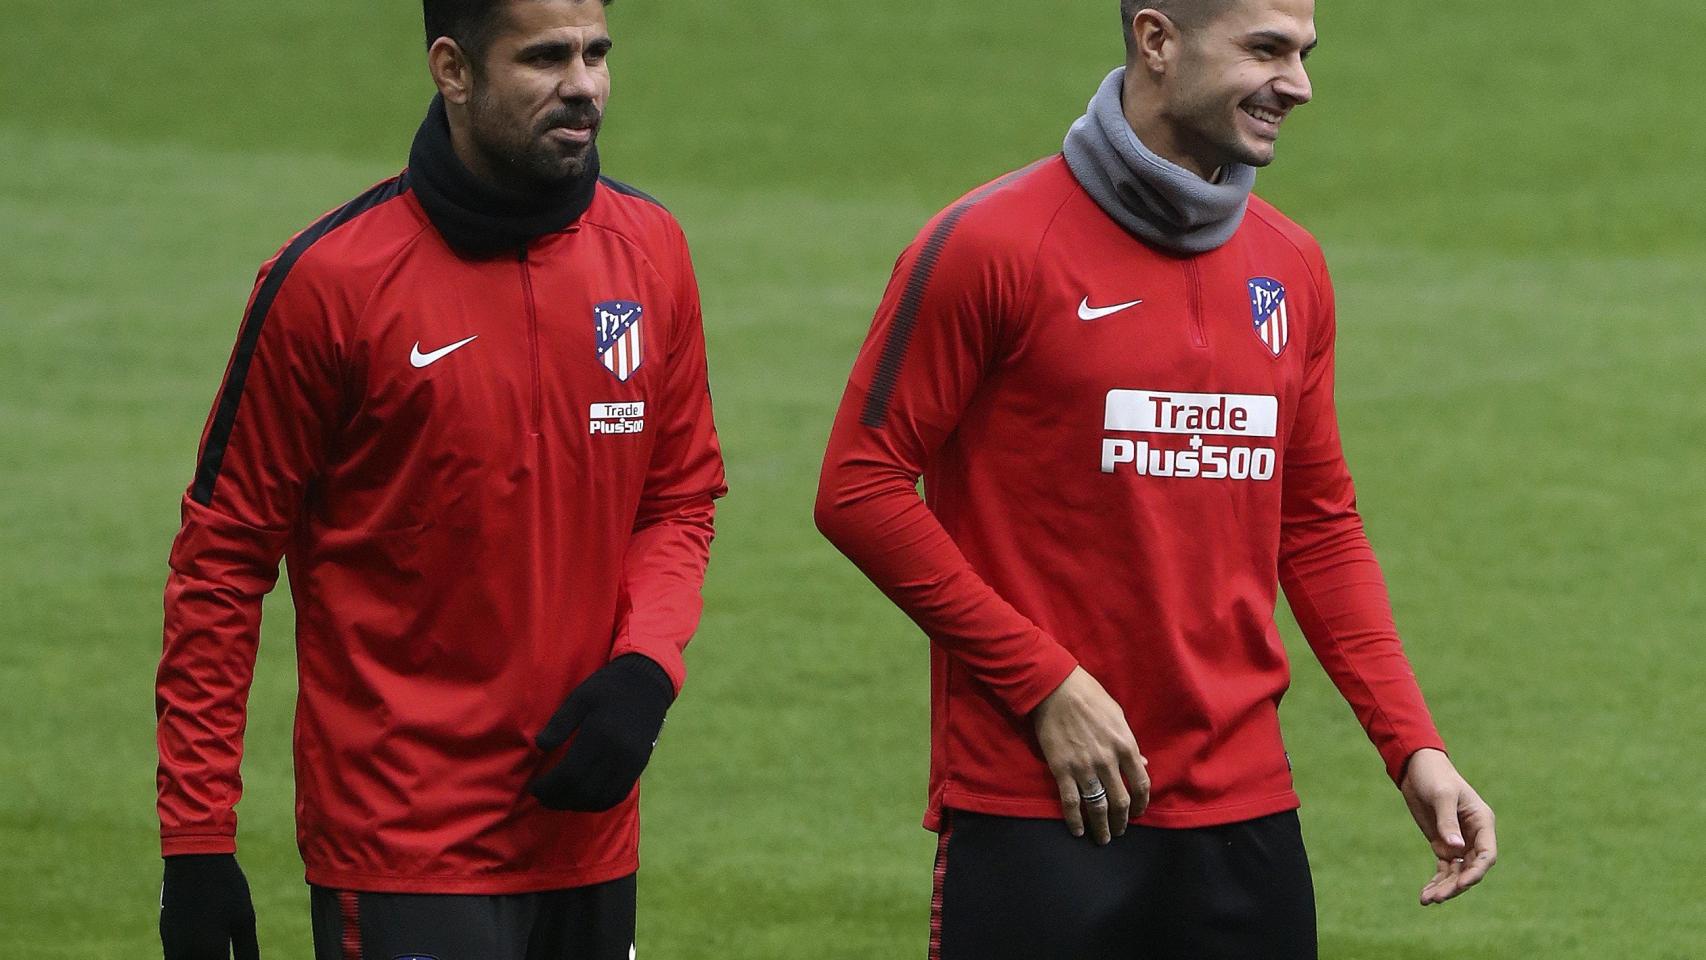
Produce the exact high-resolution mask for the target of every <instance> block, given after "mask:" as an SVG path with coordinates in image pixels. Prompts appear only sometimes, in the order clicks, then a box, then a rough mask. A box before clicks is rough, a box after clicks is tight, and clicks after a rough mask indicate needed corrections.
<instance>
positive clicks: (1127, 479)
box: [817, 156, 1441, 829]
mask: <svg viewBox="0 0 1706 960" xmlns="http://www.w3.org/2000/svg"><path fill="white" fill-rule="evenodd" d="M1333 332H1334V318H1333V291H1332V287H1331V285H1330V284H1329V282H1328V279H1327V270H1326V267H1325V265H1324V263H1323V260H1322V256H1321V251H1320V248H1319V247H1318V246H1317V245H1316V244H1315V241H1314V240H1313V239H1312V238H1311V237H1310V236H1309V235H1308V234H1307V233H1306V232H1304V231H1303V230H1302V229H1301V228H1299V227H1298V226H1297V225H1296V224H1293V223H1292V222H1291V221H1289V220H1287V219H1286V218H1285V217H1283V216H1281V215H1280V214H1279V213H1278V212H1277V211H1275V210H1274V209H1273V208H1272V207H1270V206H1268V205H1267V204H1266V203H1263V202H1262V201H1261V200H1259V199H1255V198H1252V199H1251V202H1250V208H1249V212H1248V214H1247V216H1246V217H1245V219H1244V221H1243V224H1242V225H1241V227H1240V228H1239V230H1238V231H1237V233H1236V234H1235V235H1234V236H1233V238H1232V239H1231V240H1230V241H1229V242H1227V243H1226V244H1225V245H1224V246H1222V247H1220V248H1218V249H1216V250H1214V251H1212V252H1210V253H1206V254H1201V255H1198V256H1175V255H1172V254H1169V253H1167V252H1165V251H1162V250H1159V249H1156V248H1154V247H1150V246H1148V245H1146V244H1144V243H1143V242H1141V241H1139V240H1137V239H1136V238H1134V237H1133V236H1131V235H1130V234H1128V233H1127V232H1125V231H1124V230H1123V229H1121V228H1120V227H1119V226H1118V225H1117V224H1116V223H1115V222H1114V221H1113V220H1112V219H1110V218H1109V217H1108V216H1107V215H1106V214H1105V213H1104V212H1103V211H1102V210H1101V209H1100V208H1099V207H1098V206H1097V205H1096V203H1095V201H1094V200H1093V199H1091V197H1090V196H1089V194H1087V193H1086V192H1085V191H1084V190H1083V189H1082V188H1081V187H1080V186H1079V185H1078V182H1077V181H1076V180H1075V179H1074V178H1073V176H1072V173H1071V171H1070V170H1069V169H1068V167H1067V165H1066V162H1065V161H1064V160H1063V159H1062V158H1061V157H1059V156H1056V157H1052V158H1049V159H1046V160H1043V161H1039V162H1038V163H1036V164H1034V165H1032V166H1030V167H1028V168H1026V169H1024V170H1022V171H1019V172H1018V173H1015V174H1012V175H1009V176H1008V177H1005V178H1003V179H1001V180H997V181H995V182H994V183H992V184H989V185H986V186H984V187H983V188H981V189H979V190H976V191H974V192H972V193H971V194H968V195H967V196H966V197H965V198H963V199H961V200H960V201H959V202H957V203H955V204H954V205H952V206H951V207H949V208H948V209H947V210H945V211H943V212H942V213H941V214H939V215H938V216H937V217H936V218H935V219H934V220H932V221H931V222H930V223H929V225H927V226H926V227H925V229H924V230H923V232H922V233H920V234H919V236H918V239H917V240H916V241H914V242H913V244H912V245H911V246H910V247H909V248H907V250H906V251H905V252H904V253H903V254H902V255H901V257H900V260H899V262H898V263H897V264H896V265H895V271H894V276H893V278H892V279H891V281H890V282H889V287H888V290H887V292H886V293H885V294H884V296H883V301H882V305H881V306H880V307H879V308H878V310H877V315H876V320H875V322H874V323H873V324H872V327H871V333H870V336H869V338H868V339H867V340H866V342H865V345H864V348H863V349H862V350H861V351H860V354H859V358H858V361H857V363H856V364H855V366H854V369H853V375H852V378H851V380H850V382H849V383H848V387H847V393H846V396H845V397H844V398H843V400H842V402H841V409H840V412H839V413H838V414H837V416H836V419H835V427H834V431H833V433H832V435H831V437H830V441H829V451H828V454H827V455H826V457H825V459H824V466H823V476H822V481H821V486H820V488H819V492H818V503H817V521H818V525H819V527H820V528H821V529H822V530H823V532H824V534H825V535H826V536H828V537H829V539H830V540H832V541H834V542H835V544H836V545H837V546H838V547H840V548H841V550H842V551H843V552H845V553H846V554H847V555H848V556H849V557H850V558H852V560H853V561H854V562H855V563H856V564H858V565H859V567H860V569H862V570H863V571H864V572H865V573H866V574H867V575H868V576H869V577H870V578H871V580H872V581H874V582H875V583H876V585H877V586H878V587H879V588H881V589H882V591H883V592H884V593H885V594H887V595H888V597H889V598H890V599H891V600H893V601H894V602H895V603H896V604H898V605H899V606H900V607H901V609H903V610H905V611H906V613H907V614H908V615H910V616H911V617H912V618H913V620H914V621H916V622H917V623H918V625H919V626H920V627H922V628H923V629H924V631H925V632H926V633H927V634H929V636H930V638H931V641H932V652H931V664H932V670H931V675H932V676H931V687H932V696H931V706H932V709H931V761H930V803H929V813H928V815H927V817H926V825H927V826H930V827H931V828H932V829H934V828H936V827H937V826H938V825H939V824H940V820H941V815H942V810H943V808H945V807H946V808H957V809H963V810H970V811H976V812H980V813H990V814H998V815H1006V816H1016V817H1054V818H1058V817H1059V816H1060V815H1061V813H1060V801H1059V793H1058V790H1057V789H1056V787H1055V784H1054V779H1053V777H1052V776H1050V774H1049V771H1048V768H1047V766H1046V764H1045V763H1044V760H1043V757H1042V754H1041V751H1040V750H1039V748H1038V746H1037V742H1036V739H1035V736H1034V734H1033V731H1032V724H1031V721H1030V720H1029V719H1028V717H1027V714H1028V713H1029V712H1030V711H1031V709H1032V708H1034V707H1035V706H1036V705H1037V704H1038V703H1040V702H1041V701H1042V700H1043V698H1045V697H1046V696H1047V695H1048V694H1049V693H1051V692H1052V691H1053V690H1054V689H1055V688H1056V687H1057V686H1058V685H1059V684H1060V683H1061V681H1062V680H1064V679H1065V678H1066V676H1067V674H1069V673H1070V672H1071V671H1072V669H1073V668H1074V666H1077V665H1082V666H1083V667H1084V669H1085V670H1087V671H1088V672H1089V673H1090V674H1091V675H1092V676H1094V677H1095V678H1096V679H1097V680H1099V681H1100V682H1101V683H1102V685H1103V686H1104V687H1105V688H1106V689H1107V691H1108V693H1109V694H1110V695H1111V696H1112V697H1113V698H1114V700H1115V701H1117V702H1118V703H1119V704H1120V705H1121V706H1122V707H1124V709H1125V712H1126V716H1127V719H1128V720H1129V722H1130V724H1131V728H1132V731H1133V733H1134V734H1135V735H1136V737H1137V742H1138V745H1139V747H1140V748H1141V749H1142V751H1143V753H1144V755H1145V756H1146V757H1147V758H1148V760H1149V775H1150V777H1151V778H1152V780H1153V786H1152V794H1151V803H1150V806H1149V809H1148V810H1147V811H1146V812H1145V813H1144V814H1143V816H1142V818H1141V820H1139V822H1140V823H1144V824H1148V825H1151V826H1158V827H1195V826H1206V825H1211V824H1217V823H1227V822H1232V821H1237V820H1245V819H1249V818H1252V817H1258V816H1262V815H1265V814H1269V813H1274V812H1277V811H1281V810H1287V809H1291V808H1293V807H1295V806H1296V805H1297V797H1296V794H1295V793H1294V792H1293V790H1292V783H1291V774H1290V771H1289V765H1288V763H1287V760H1286V756H1285V751H1284V747H1283V744H1282V742H1281V739H1280V729H1279V713H1278V708H1279V702H1280V697H1281V696H1282V695H1283V694H1284V692H1285V690H1286V687H1287V685H1288V683H1289V671H1288V667H1287V663H1286V657H1285V651H1284V649H1283V647H1282V645H1281V642H1280V638H1279V634H1278V631H1277V629H1276V628H1275V626H1274V619H1273V615H1274V603H1275V600H1276V581H1277V583H1278V584H1283V585H1284V587H1285V592H1286V596H1287V598H1288V599H1289V600H1290V602H1291V605H1292V609H1293V611H1294V612H1295V613H1296V615H1297V618H1298V621H1299V622H1300V623H1301V624H1302V626H1303V629H1304V633H1305V634H1306V635H1307V637H1308V639H1309V642H1310V645H1311V647H1312V648H1313V649H1314V651H1315V653H1316V655H1317V656H1318V657H1319V658H1320V659H1321V662H1322V663H1323V664H1324V665H1325V666H1326V668H1327V671H1328V673H1329V674H1330V675H1331V676H1332V678H1333V681H1334V683H1336V684H1337V685H1338V688H1339V690H1340V691H1341V692H1342V693H1343V694H1344V696H1345V697H1346V699H1347V700H1349V701H1350V703H1351V706H1352V707H1353V708H1354V709H1355V711H1356V715H1357V717H1358V719H1359V720H1361V721H1362V724H1363V726H1364V728H1365V729H1366V730H1367V731H1368V735H1369V737H1370V738H1371V739H1372V740H1373V741H1374V743H1375V745H1376V747H1378V748H1379V750H1380V753H1381V756H1382V757H1383V758H1384V759H1385V761H1386V767H1387V770H1388V772H1389V773H1390V774H1391V775H1392V776H1393V777H1394V778H1397V777H1398V776H1400V774H1401V771H1402V769H1403V764H1404V761H1405V760H1406V758H1408V757H1409V755H1410V754H1411V753H1413V752H1414V751H1416V750H1417V749H1420V748H1423V747H1440V746H1441V742H1440V739H1439V735H1438V733H1437V732H1436V731H1435V729H1434V726H1433V723H1432V720H1431V719H1430V718H1429V716H1428V711H1427V708H1426V706H1425V705H1424V703H1423V701H1422V695H1421V692H1420V690H1419V689H1418V688H1417V685H1416V681H1415V676H1414V674H1413V673H1412V672H1411V669H1410V665H1409V663H1408V662H1407V661H1406V659H1405V657H1404V653H1403V650H1402V648H1401V646H1400V644H1399V641H1398V635H1397V632H1396V630H1395V629H1394V627H1393V623H1392V615H1391V608H1390V604H1389V603H1388V601H1387V596H1386V588H1385V585H1384V581H1383V579H1382V577H1381V574H1380V568H1379V566H1378V564H1377V563H1376V561H1375V558H1374V553H1373V551H1372V550H1371V549H1370V548H1369V545H1368V540H1367V538H1366V537H1365V536H1364V534H1363V527H1362V520H1361V518H1360V517H1359V516H1358V515H1357V512H1356V498H1355V494H1354V492H1353V490H1352V487H1351V477H1350V473H1349V471H1348V470H1347V469H1346V467H1345V461H1344V458H1343V456H1342V454H1341V452H1340V447H1339V429H1338V423H1337V420H1336V416H1335V413H1334V409H1333ZM921 475H922V476H923V478H924V490H925V496H926V499H927V500H928V506H926V502H925V500H921V499H920V498H919V496H918V492H917V489H916V484H917V481H918V479H919V477H920V476H921Z"/></svg>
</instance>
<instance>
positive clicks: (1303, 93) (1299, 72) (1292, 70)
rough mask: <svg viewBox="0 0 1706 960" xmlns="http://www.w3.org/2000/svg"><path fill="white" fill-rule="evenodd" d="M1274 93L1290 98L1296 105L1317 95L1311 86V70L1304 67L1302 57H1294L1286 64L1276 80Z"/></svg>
mask: <svg viewBox="0 0 1706 960" xmlns="http://www.w3.org/2000/svg"><path fill="white" fill-rule="evenodd" d="M1274 93H1276V94H1278V95H1280V96H1282V97H1284V98H1285V99H1287V100H1290V101H1291V102H1292V104H1293V105H1294V106H1300V105H1302V104H1305V103H1308V102H1309V101H1310V99H1312V98H1313V97H1314V96H1315V91H1314V90H1313V89H1311V88H1310V86H1309V71H1308V70H1307V69H1305V68H1304V65H1303V58H1302V57H1293V58H1292V59H1291V62H1290V63H1288V64H1286V68H1285V71H1284V72H1283V73H1281V74H1280V77H1279V79H1278V80H1276V81H1275V82H1274Z"/></svg>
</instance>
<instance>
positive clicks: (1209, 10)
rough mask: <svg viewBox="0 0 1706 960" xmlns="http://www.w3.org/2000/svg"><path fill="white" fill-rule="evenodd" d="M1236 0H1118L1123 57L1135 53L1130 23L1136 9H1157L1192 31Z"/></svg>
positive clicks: (1134, 39)
mask: <svg viewBox="0 0 1706 960" xmlns="http://www.w3.org/2000/svg"><path fill="white" fill-rule="evenodd" d="M1237 2H1238V0H1120V35H1121V36H1123V37H1125V54H1126V56H1127V57H1130V56H1131V55H1132V54H1133V53H1136V52H1137V37H1135V36H1133V35H1132V32H1131V21H1132V18H1133V17H1135V16H1137V13H1138V11H1139V10H1156V11H1159V12H1161V13H1164V14H1166V15H1167V19H1169V20H1171V21H1173V22H1174V23H1176V24H1178V26H1179V29H1180V30H1194V29H1196V28H1197V27H1200V26H1202V25H1203V24H1205V23H1209V22H1211V21H1213V20H1214V19H1215V18H1216V17H1219V16H1220V15H1221V14H1223V13H1225V12H1226V11H1227V9H1228V8H1230V7H1231V6H1232V5H1233V4H1235V3H1237Z"/></svg>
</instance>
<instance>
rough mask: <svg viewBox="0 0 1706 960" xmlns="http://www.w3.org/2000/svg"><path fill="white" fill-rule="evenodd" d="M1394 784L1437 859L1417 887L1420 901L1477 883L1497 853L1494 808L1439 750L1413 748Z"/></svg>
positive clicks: (1437, 900)
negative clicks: (1431, 871)
mask: <svg viewBox="0 0 1706 960" xmlns="http://www.w3.org/2000/svg"><path fill="white" fill-rule="evenodd" d="M1398 788H1399V790H1401V791H1402V792H1403V794H1404V802H1405V803H1406V804H1408V805H1409V807H1410V815H1411V816H1413V817H1415V818H1416V825H1417V826H1419V827H1421V828H1422V835H1423V836H1425V837H1427V838H1428V843H1429V844H1430V845H1431V846H1432V847H1433V850H1434V859H1435V860H1436V861H1437V863H1438V867H1437V869H1435V871H1434V875H1433V879H1432V880H1429V881H1428V882H1427V885H1426V886H1424V887H1422V906H1424V907H1425V906H1427V905H1429V904H1433V903H1444V902H1445V901H1447V900H1450V899H1451V898H1452V897H1455V896H1457V895H1458V894H1460V893H1462V892H1463V891H1465V890H1467V889H1469V888H1470V887H1473V886H1474V885H1475V884H1477V883H1480V882H1481V878H1482V877H1484V876H1486V875H1487V871H1488V870H1491V869H1492V868H1493V864H1495V863H1497V862H1498V859H1499V844H1498V840H1497V839H1496V838H1495V837H1494V836H1493V808H1492V807H1489V806H1487V803H1486V801H1484V800H1482V799H1481V797H1480V796H1479V795H1478V794H1476V793H1475V790H1474V788H1473V787H1471V786H1469V784H1468V782H1467V781H1465V780H1464V779H1463V777H1462V776H1461V775H1459V774H1458V772H1457V768H1456V767H1455V766H1453V765H1452V763H1451V760H1450V758H1448V757H1447V756H1446V755H1445V754H1443V753H1441V752H1440V751H1438V750H1417V751H1416V752H1415V754H1414V755H1413V756H1411V757H1410V762H1409V765H1408V766H1407V767H1406V768H1405V770H1404V781H1403V782H1402V783H1401V784H1399V786H1398Z"/></svg>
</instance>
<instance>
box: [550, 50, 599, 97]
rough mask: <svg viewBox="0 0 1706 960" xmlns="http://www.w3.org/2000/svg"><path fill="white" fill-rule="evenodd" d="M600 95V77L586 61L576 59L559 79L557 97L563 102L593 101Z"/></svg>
mask: <svg viewBox="0 0 1706 960" xmlns="http://www.w3.org/2000/svg"><path fill="white" fill-rule="evenodd" d="M597 94H598V76H597V71H595V70H594V69H593V68H592V67H591V66H589V65H588V64H587V62H586V60H585V59H583V58H581V57H574V58H572V59H571V60H569V62H568V64H567V65H566V66H564V68H563V72H562V75H561V76H560V77H558V78H557V96H558V98H559V99H562V100H592V99H595V98H596V96H597Z"/></svg>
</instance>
